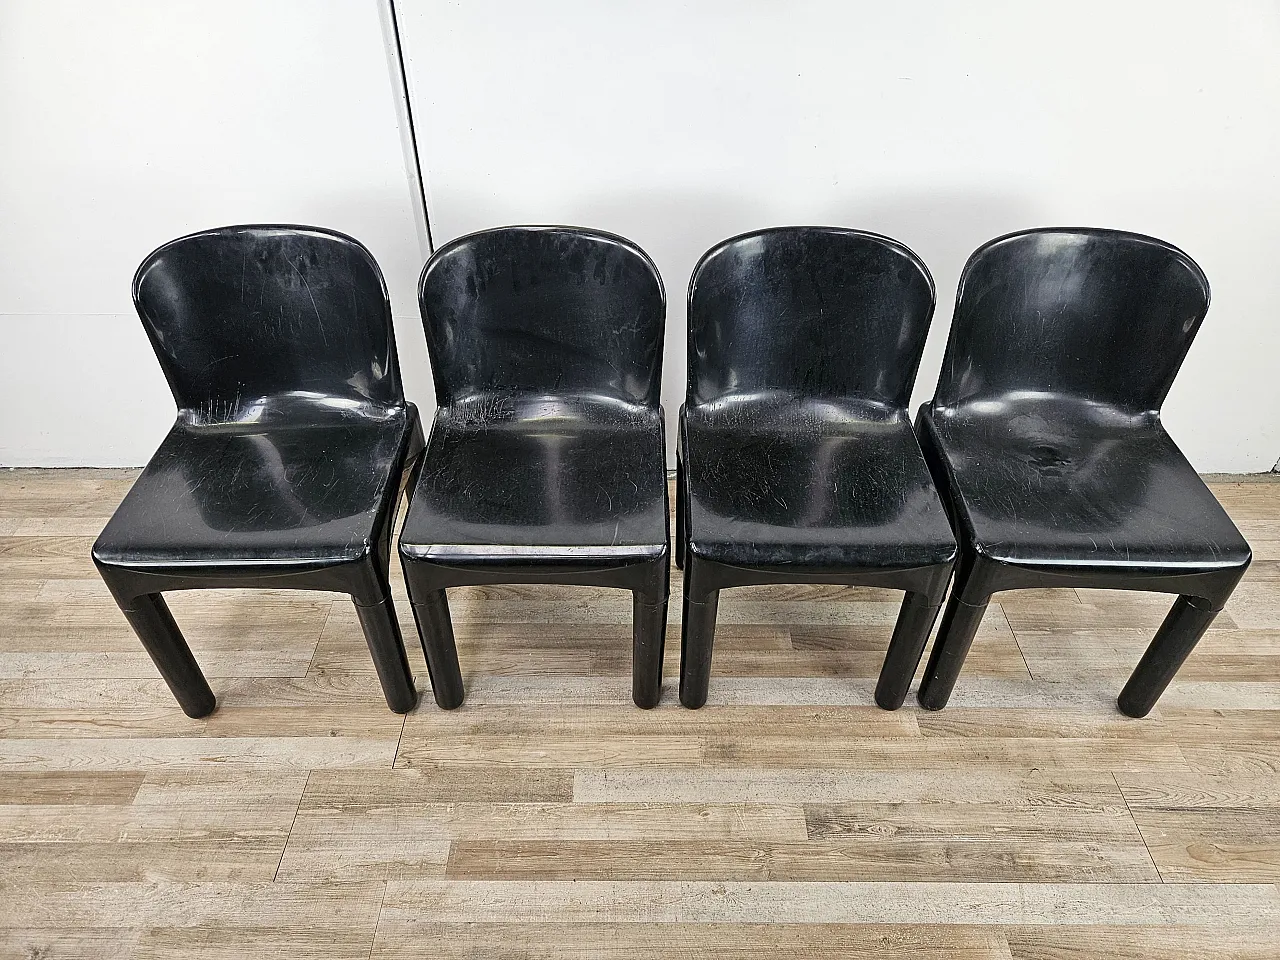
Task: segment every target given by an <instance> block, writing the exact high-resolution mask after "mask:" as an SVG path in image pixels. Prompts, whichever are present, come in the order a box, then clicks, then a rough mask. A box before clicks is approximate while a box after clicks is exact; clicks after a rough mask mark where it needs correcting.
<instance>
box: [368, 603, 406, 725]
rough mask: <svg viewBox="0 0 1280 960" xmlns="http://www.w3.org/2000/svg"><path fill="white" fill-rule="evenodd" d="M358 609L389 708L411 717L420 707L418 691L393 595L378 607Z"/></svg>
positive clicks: (377, 604)
mask: <svg viewBox="0 0 1280 960" xmlns="http://www.w3.org/2000/svg"><path fill="white" fill-rule="evenodd" d="M355 607H356V614H357V615H358V616H359V617H360V626H361V628H362V629H363V630H364V639H365V642H366V643H367V644H368V645H369V655H370V656H371V657H373V665H374V668H375V669H376V670H377V671H378V681H379V682H380V683H381V684H382V695H383V696H384V697H386V698H387V706H388V707H390V708H391V711H392V712H393V713H408V712H409V711H410V710H412V709H413V708H414V707H415V706H417V704H418V691H417V690H416V689H415V688H414V686H413V673H412V671H411V670H410V669H409V658H408V657H407V656H405V652H404V637H402V636H401V634H400V623H399V622H398V621H397V620H396V610H395V607H394V606H393V605H392V602H391V595H390V594H389V593H388V595H387V596H385V597H383V598H382V600H381V601H379V602H378V603H375V604H370V605H368V606H365V605H363V604H360V603H357V604H356V605H355Z"/></svg>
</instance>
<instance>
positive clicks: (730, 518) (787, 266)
mask: <svg viewBox="0 0 1280 960" xmlns="http://www.w3.org/2000/svg"><path fill="white" fill-rule="evenodd" d="M933 305H934V291H933V281H932V279H931V278H930V276H929V273H928V271H927V270H926V269H925V267H924V264H923V263H921V262H920V260H919V259H918V258H917V257H916V256H915V255H914V254H913V253H911V251H909V250H907V249H906V248H905V247H903V246H902V245H901V244H898V243H897V242H896V241H893V240H889V239H887V238H884V237H879V236H875V235H873V234H866V233H861V232H858V231H854V230H843V229H836V228H822V227H791V228H781V229H774V230H765V231H761V232H758V233H752V234H747V235H745V236H741V237H737V238H735V239H733V240H729V241H726V242H725V243H723V244H721V245H720V246H718V247H715V248H713V249H712V250H711V251H710V252H709V253H707V255H706V256H705V257H704V258H703V259H702V261H701V263H699V265H698V267H697V269H696V270H695V271H694V275H693V279H692V281H691V284H690V289H689V317H690V323H689V383H688V395H687V400H686V403H685V406H684V408H683V410H682V412H681V434H680V444H679V449H680V479H679V488H680V498H679V499H680V503H679V504H678V506H677V509H678V511H679V518H678V525H679V528H680V529H679V530H678V531H677V538H678V540H679V544H678V546H677V556H678V558H679V559H680V560H681V562H682V563H683V565H684V568H685V602H686V606H685V627H684V640H685V668H684V671H683V674H682V684H681V698H682V700H683V701H684V703H685V704H686V705H687V706H691V707H696V706H700V705H701V703H702V702H703V701H704V700H705V698H706V687H707V680H708V675H709V669H710V645H711V634H712V632H713V631H714V627H715V615H716V613H715V608H716V603H717V597H716V595H717V593H718V591H719V590H720V589H722V588H725V587H733V586H741V585H745V584H751V583H766V582H791V581H816V582H836V583H849V584H857V583H864V584H867V583H869V584H878V585H882V586H889V587H896V588H899V589H903V590H906V591H908V593H909V600H908V602H907V604H906V605H905V606H904V614H903V617H902V618H901V620H900V629H899V630H898V631H897V632H896V633H895V637H894V640H893V642H892V644H891V647H894V648H895V649H896V652H895V653H894V654H891V657H890V660H891V661H892V662H891V663H889V664H887V666H886V674H884V675H882V678H883V679H882V684H881V689H880V690H878V692H877V699H878V700H879V701H880V702H881V704H882V705H884V706H888V707H890V708H893V707H896V706H898V705H899V704H900V703H901V702H902V697H903V696H905V692H906V686H905V683H907V682H909V680H910V673H911V671H912V670H914V668H915V665H916V661H917V660H918V659H919V655H920V650H922V649H923V646H924V642H925V639H926V637H927V634H928V630H929V628H930V626H931V625H932V623H933V615H934V613H935V612H936V610H937V607H938V605H939V604H940V602H941V600H942V594H943V592H944V591H945V589H946V584H947V578H948V577H949V576H950V572H951V565H952V562H953V560H954V558H955V554H956V543H955V538H954V537H953V535H952V532H951V528H950V526H949V525H948V522H947V518H946V514H945V513H944V511H943V507H942V503H941V501H940V499H939V497H938V494H937V492H936V491H935V490H934V487H933V481H932V478H931V477H930V475H929V470H928V467H927V465H926V463H925V460H924V457H923V455H922V454H921V452H920V447H919V445H918V444H917V442H916V438H915V435H914V433H913V431H912V427H911V421H910V416H909V414H908V411H907V404H908V402H909V399H910V394H911V387H912V384H913V383H914V381H915V375H916V369H917V367H918V366H919V363H920V354H921V351H922V350H923V348H924V341H925V337H926V335H927V334H928V330H929V320H930V317H931V316H932V314H933ZM908 661H909V663H908ZM890 674H892V675H893V676H892V678H891V679H890V676H889V675H890ZM899 688H901V689H899Z"/></svg>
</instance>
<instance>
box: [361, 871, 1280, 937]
mask: <svg viewBox="0 0 1280 960" xmlns="http://www.w3.org/2000/svg"><path fill="white" fill-rule="evenodd" d="M382 916H383V918H384V921H386V922H389V923H400V924H403V923H407V922H414V921H417V922H423V921H425V922H431V923H440V922H451V923H464V922H466V923H471V922H474V923H493V922H506V923H535V922H540V921H546V920H550V919H554V920H556V921H559V922H594V921H601V920H603V921H608V922H622V923H640V924H667V923H677V922H695V923H735V922H757V923H758V922H766V923H893V922H895V921H896V920H899V919H901V918H902V917H903V916H911V917H914V918H916V922H918V923H926V924H966V923H980V924H1014V925H1020V926H1021V925H1036V924H1045V923H1066V924H1080V923H1084V924H1144V923H1150V922H1152V920H1153V919H1158V920H1160V921H1161V922H1162V923H1163V924H1166V925H1181V924H1189V925H1196V926H1215V925H1221V926H1228V927H1229V926H1233V925H1258V924H1261V923H1272V924H1275V923H1280V893H1278V892H1277V890H1276V887H1275V885H1274V884H1266V883H1254V884H1248V883H1235V884H1171V883H1164V884H1155V883H1120V884H1110V883H1092V884H1090V883H1085V884H1074V883H1032V884H1028V883H951V882H941V883H903V882H848V883H832V882H772V881H771V882H766V883H738V882H730V883H723V882H709V881H656V882H633V883H628V882H616V881H581V882H572V881H570V882H566V881H539V882H528V881H500V880H493V881H491V880H467V881H462V880H444V881H432V880H424V881H404V880H393V881H389V882H388V883H387V893H386V900H385V901H384V904H383V909H382Z"/></svg>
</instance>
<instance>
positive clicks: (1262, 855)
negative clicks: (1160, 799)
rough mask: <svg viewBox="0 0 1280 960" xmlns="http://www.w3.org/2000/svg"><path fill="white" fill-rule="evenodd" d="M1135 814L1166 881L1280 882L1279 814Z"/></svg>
mask: <svg viewBox="0 0 1280 960" xmlns="http://www.w3.org/2000/svg"><path fill="white" fill-rule="evenodd" d="M1133 815H1134V819H1135V820H1136V821H1137V822H1138V827H1139V829H1141V830H1142V839H1143V840H1144V841H1145V843H1146V845H1147V849H1148V850H1150V851H1151V857H1152V859H1153V860H1154V861H1155V864H1156V867H1157V868H1158V869H1159V871H1160V877H1161V878H1162V879H1163V880H1165V881H1166V882H1171V883H1187V882H1198V881H1217V882H1220V883H1240V882H1243V881H1263V882H1266V881H1273V882H1274V881H1280V809H1259V808H1256V807H1253V808H1246V809H1241V810H1233V809H1199V810H1153V809H1146V810H1135V811H1134V814H1133ZM1278 942H1280V941H1278Z"/></svg>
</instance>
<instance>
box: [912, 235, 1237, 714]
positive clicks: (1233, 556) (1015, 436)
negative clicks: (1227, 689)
mask: <svg viewBox="0 0 1280 960" xmlns="http://www.w3.org/2000/svg"><path fill="white" fill-rule="evenodd" d="M1208 306H1209V286H1208V283H1207V281H1206V280H1205V277H1204V274H1203V273H1202V272H1201V271H1200V268H1199V267H1198V266H1196V264H1195V263H1194V262H1193V261H1192V260H1191V259H1190V258H1189V257H1188V256H1187V255H1186V254H1184V253H1182V252H1181V251H1180V250H1177V249H1176V248H1174V247H1171V246H1169V245H1168V244H1165V243H1163V242H1161V241H1159V240H1153V239H1151V238H1150V237H1143V236H1139V235H1136V234H1130V233H1121V232H1118V231H1109V230H1089V229H1060V230H1035V231H1029V232H1026V233H1019V234H1013V235H1011V236H1008V237H1003V238H1000V239H998V240H994V241H992V242H991V243H989V244H987V245H986V246H984V247H982V248H981V249H980V250H978V252H977V253H975V254H974V255H973V257H972V258H970V260H969V263H968V265H967V266H966V267H965V270H964V273H963V275H962V277H961V281H960V289H959V293H958V295H957V301H956V314H955V321H954V323H953V325H952V329H951V339H950V342H949V343H948V345H947V353H946V357H945V359H944V361H943V368H942V375H941V377H940V379H939V382H938V388H937V391H936V393H935V395H934V399H933V401H932V402H931V403H929V404H927V405H926V406H925V407H923V408H922V409H921V411H920V414H919V428H920V431H919V432H920V438H921V443H922V444H923V445H924V449H925V452H926V454H927V455H928V456H929V457H930V461H931V464H932V465H933V467H934V469H935V472H936V474H937V476H938V477H939V478H940V479H939V484H940V487H942V488H944V496H946V498H947V499H948V503H949V508H950V510H951V513H952V516H953V518H954V520H955V523H956V527H957V531H958V534H959V537H960V541H961V548H962V557H961V562H960V564H959V566H958V569H957V578H956V585H955V588H954V590H953V594H952V601H951V603H950V604H949V606H948V611H947V614H946V616H945V618H944V620H943V624H942V628H941V630H940V632H939V639H938V641H937V642H936V643H935V645H934V654H933V656H932V658H931V660H930V663H929V666H928V668H927V669H926V673H925V679H924V683H923V685H922V687H921V693H920V699H921V702H922V703H924V704H925V706H928V707H932V708H935V709H936V708H940V707H942V706H944V705H945V704H946V702H947V698H948V697H949V695H950V692H951V688H952V686H953V685H954V683H955V680H956V676H957V675H958V673H959V670H960V667H961V665H962V663H963V660H964V655H965V653H966V652H967V650H968V648H969V644H970V643H971V642H972V639H973V632H974V631H975V630H976V628H977V625H978V622H979V621H980V620H981V615H982V610H983V609H985V607H986V604H987V600H988V599H989V597H990V595H991V594H992V593H994V592H996V591H998V590H1007V589H1014V588H1018V587H1034V586H1070V585H1086V586H1093V587H1115V588H1120V589H1135V590H1156V591H1164V592H1169V593H1178V594H1182V595H1183V599H1182V600H1181V601H1179V603H1177V604H1175V606H1174V609H1173V611H1172V612H1171V613H1170V618H1169V620H1167V621H1166V623H1165V626H1164V627H1162V628H1161V632H1160V634H1159V635H1158V636H1157V638H1156V640H1155V641H1154V642H1153V644H1152V647H1151V649H1150V650H1149V651H1148V653H1147V656H1146V657H1144V659H1143V662H1142V664H1141V665H1140V666H1139V668H1138V670H1137V671H1136V672H1135V674H1134V676H1133V678H1132V679H1131V680H1130V682H1129V685H1128V686H1127V687H1126V688H1125V691H1124V693H1123V694H1122V695H1121V699H1120V706H1121V709H1122V710H1124V711H1125V712H1126V713H1129V714H1131V715H1133V716H1142V715H1145V714H1146V713H1147V712H1148V711H1149V710H1150V709H1151V707H1152V705H1154V703H1155V701H1156V699H1157V698H1158V697H1159V695H1160V693H1161V692H1162V691H1163V690H1164V687H1165V686H1166V685H1167V683H1168V682H1169V680H1170V679H1172V677H1173V674H1174V672H1175V671H1176V670H1177V667H1178V665H1180V664H1181V662H1182V660H1183V659H1185V657H1186V655H1187V654H1188V653H1190V651H1191V648H1192V647H1193V646H1194V644H1195V641H1196V640H1197V639H1198V638H1199V635H1200V633H1202V632H1203V630H1204V629H1205V628H1206V627H1207V626H1208V624H1209V622H1211V621H1212V618H1213V613H1214V612H1216V611H1217V610H1219V609H1221V607H1222V605H1223V604H1224V603H1225V602H1226V599H1227V597H1228V596H1229V595H1230V593H1231V591H1232V589H1233V588H1234V587H1235V584H1236V582H1237V581H1238V580H1239V579H1240V577H1241V576H1242V575H1243V573H1244V571H1245V568H1246V567H1247V566H1248V565H1249V560H1250V552H1249V546H1248V544H1246V543H1245V541H1244V538H1243V537H1241V536H1240V533H1239V531H1238V530H1236V528H1235V525H1234V524H1232V522H1231V520H1230V518H1228V516H1227V514H1226V512H1225V511H1224V510H1223V509H1222V507H1221V506H1220V505H1219V504H1218V502H1217V500H1215V499H1214V497H1213V494H1212V493H1210V492H1209V490H1208V488H1207V487H1205V485H1204V483H1203V482H1202V481H1201V480H1200V478H1199V476H1198V475H1197V474H1196V472H1195V470H1194V468H1193V467H1192V466H1191V464H1190V463H1188V462H1187V460H1186V458H1185V457H1184V456H1183V455H1182V453H1181V451H1179V450H1178V447H1177V446H1176V444H1175V443H1174V442H1173V440H1172V439H1171V438H1170V437H1169V435H1168V434H1167V433H1166V432H1165V429H1164V425H1163V423H1162V421H1161V417H1160V407H1161V404H1162V403H1163V401H1164V398H1165V395H1166V394H1167V393H1168V391H1169V388H1170V386H1171V385H1172V383H1173V379H1174V376H1175V375H1176V374H1177V371H1178V368H1179V367H1180V366H1181V364H1182V361H1183V358H1184V357H1185V356H1186V353H1187V350H1188V349H1189V348H1190V346H1191V342H1192V340H1193V339H1194V337H1195V335H1196V331H1197V330H1198V329H1199V327H1200V323H1201V321H1202V320H1203V318H1204V316H1205V313H1206V311H1207V310H1208Z"/></svg>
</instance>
